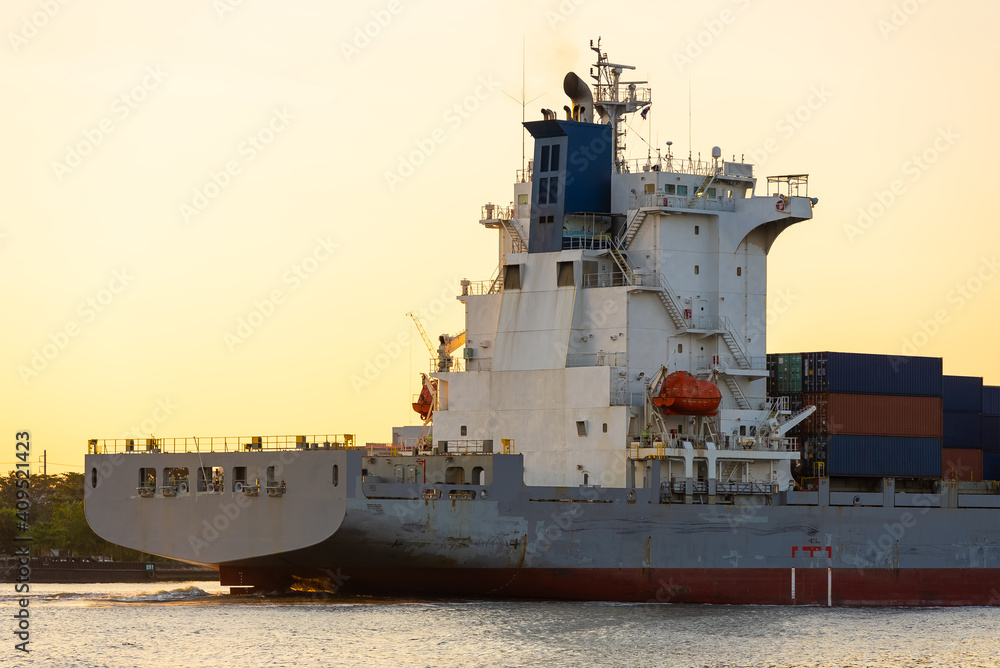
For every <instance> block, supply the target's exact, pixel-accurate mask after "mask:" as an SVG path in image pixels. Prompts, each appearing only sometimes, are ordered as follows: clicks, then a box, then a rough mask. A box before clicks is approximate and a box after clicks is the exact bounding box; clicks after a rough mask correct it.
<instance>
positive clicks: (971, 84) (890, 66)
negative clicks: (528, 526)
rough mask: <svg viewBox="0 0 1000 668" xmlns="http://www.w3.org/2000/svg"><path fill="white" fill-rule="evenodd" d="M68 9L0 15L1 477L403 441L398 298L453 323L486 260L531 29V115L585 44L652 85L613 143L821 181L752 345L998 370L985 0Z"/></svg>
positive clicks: (793, 233) (991, 51)
mask: <svg viewBox="0 0 1000 668" xmlns="http://www.w3.org/2000/svg"><path fill="white" fill-rule="evenodd" d="M64 2H65V4H60V3H59V2H58V1H57V0H8V1H7V2H5V3H4V8H3V10H2V11H0V27H2V28H3V33H4V35H5V39H4V44H3V47H2V48H0V54H2V55H0V82H2V87H3V90H4V99H5V104H4V105H3V108H2V109H0V114H2V124H0V127H2V128H3V130H4V140H3V147H4V159H3V160H2V162H0V192H2V197H0V207H2V208H0V213H2V215H0V281H2V285H3V288H4V289H3V290H2V293H0V294H2V299H0V308H2V316H3V322H4V324H5V326H4V328H3V333H2V339H0V341H2V345H0V374H2V376H0V377H2V378H3V382H2V385H0V387H2V394H0V400H2V405H3V410H2V411H0V423H2V429H0V469H2V470H7V469H9V468H11V467H12V466H13V463H14V448H15V432H17V431H21V430H29V431H30V432H31V433H32V447H33V451H32V459H33V460H37V457H36V455H37V456H40V455H41V451H42V450H43V449H45V450H47V451H48V461H49V473H53V472H61V471H66V470H72V471H81V470H82V464H83V455H84V454H85V451H86V441H87V439H89V438H115V437H123V436H126V435H131V436H132V437H137V436H148V435H149V433H153V434H155V435H156V436H195V435H198V436H222V435H272V434H324V433H331V434H332V433H344V432H348V433H356V434H357V435H358V439H359V441H360V442H362V443H363V442H365V441H387V440H389V439H390V435H391V433H390V432H391V427H392V426H393V425H400V424H412V423H415V418H416V415H415V413H413V411H412V410H411V409H410V406H409V402H410V397H411V394H412V393H414V392H416V391H418V389H419V388H418V382H419V372H420V371H424V370H426V368H427V365H428V358H429V353H428V352H427V350H426V349H425V348H424V345H423V343H422V342H421V341H420V339H419V337H418V335H417V333H416V331H415V330H414V328H413V327H412V325H411V323H410V320H409V319H408V318H407V316H406V315H405V314H406V313H407V311H414V312H416V313H418V314H420V315H421V318H422V320H423V322H424V325H425V326H426V328H427V330H428V333H429V334H430V335H431V336H432V337H433V338H436V336H437V335H438V334H440V333H445V332H449V333H454V332H457V331H458V330H460V329H461V328H462V326H463V325H462V321H463V309H462V305H461V304H460V303H459V302H458V301H457V300H455V298H454V295H455V294H456V293H457V291H458V281H459V280H461V279H462V278H469V279H472V280H484V279H488V278H490V277H491V275H492V274H493V272H494V270H495V269H496V263H497V249H496V232H494V231H490V230H484V229H482V228H481V226H480V225H479V224H478V220H479V217H480V216H479V212H480V206H481V205H482V204H484V203H486V202H489V201H492V202H496V203H501V204H506V203H508V202H509V201H510V200H511V199H512V197H513V194H512V193H513V191H512V183H513V180H514V176H515V171H516V170H517V169H519V168H520V167H521V148H522V146H521V142H522V132H521V128H520V121H521V114H522V109H521V104H520V99H521V90H522V41H523V44H524V45H525V60H526V78H525V79H524V81H523V87H524V91H525V95H526V97H527V99H528V100H531V103H530V104H529V105H528V106H527V112H526V114H527V118H528V120H534V119H538V118H540V117H541V116H540V113H539V109H540V108H542V107H548V108H552V109H557V110H559V109H562V106H563V104H565V103H566V101H565V99H564V96H563V94H562V91H561V84H562V78H563V76H564V75H565V73H566V72H567V71H569V70H574V71H576V72H577V73H578V74H580V75H581V76H583V77H585V78H586V76H587V73H588V68H589V66H590V65H591V64H592V63H593V53H592V52H591V51H590V50H589V48H588V44H589V41H590V40H591V39H594V40H596V39H597V38H598V37H601V38H602V42H601V44H602V48H603V50H605V51H607V53H608V55H609V57H610V59H611V60H612V61H613V62H619V63H626V64H632V65H635V66H636V71H635V73H634V75H635V78H641V79H648V80H649V82H650V85H651V87H652V95H653V104H652V109H651V111H650V113H649V117H648V119H647V120H646V121H645V122H643V121H642V120H641V119H640V118H638V116H636V117H634V118H632V119H630V121H629V122H630V125H631V127H632V129H633V131H630V133H629V136H628V138H627V141H628V146H629V157H633V158H644V157H645V156H646V154H647V145H646V141H651V142H652V144H653V146H654V148H655V147H661V148H664V147H665V145H666V142H667V141H668V140H670V141H673V142H674V144H673V148H674V152H675V154H679V155H681V156H682V157H686V156H687V153H688V151H689V150H691V151H693V153H694V154H695V157H697V154H698V153H700V154H701V156H702V157H704V158H707V157H708V156H710V155H711V151H712V147H713V146H716V145H718V146H720V147H721V148H722V152H723V156H724V157H725V158H726V159H731V158H732V157H733V156H735V157H736V159H737V160H739V159H740V156H743V157H744V158H745V159H746V161H748V162H755V163H756V164H757V168H756V175H757V177H758V178H759V183H758V192H763V190H764V188H765V184H764V177H765V176H767V175H772V174H790V173H808V174H809V194H810V195H811V196H814V197H818V198H819V204H818V206H817V207H816V209H815V211H814V216H815V218H814V220H813V221H811V222H809V223H806V224H802V225H798V226H795V227H793V228H792V229H791V230H790V231H788V232H786V233H785V234H783V235H782V237H781V238H780V240H779V241H778V242H777V243H776V244H775V245H774V247H773V248H772V250H771V255H770V264H769V300H770V302H769V303H770V306H771V312H770V314H769V318H768V321H769V325H770V328H769V332H768V350H770V351H775V352H777V351H801V350H842V351H856V352H874V353H892V354H899V353H904V354H920V355H929V356H936V357H943V358H944V370H945V373H950V374H965V375H982V376H984V377H985V380H986V382H987V383H989V384H1000V359H998V357H997V355H996V352H995V344H996V340H997V335H996V333H995V331H994V330H995V328H996V326H997V325H998V323H1000V317H998V315H997V306H998V296H1000V278H998V273H1000V258H998V253H997V249H998V246H1000V225H998V224H997V218H998V216H997V214H996V212H994V211H993V210H992V209H993V208H994V207H993V203H992V200H990V199H989V198H990V197H991V196H992V195H993V194H996V190H995V188H996V184H997V183H998V181H1000V178H998V177H1000V163H998V161H997V160H996V158H994V155H997V154H998V153H1000V151H994V149H998V148H1000V133H998V132H997V108H998V102H1000V94H998V78H997V73H998V67H1000V42H998V40H996V38H995V31H996V29H995V26H996V25H997V24H998V23H1000V5H998V4H997V3H994V2H986V1H985V0H980V1H976V0H953V1H952V2H947V3H945V2H935V1H933V0H925V1H924V2H918V1H917V0H906V1H900V0H893V1H890V0H876V1H872V0H867V1H864V2H862V1H860V0H849V1H845V2H838V3H802V2H791V1H787V2H786V1H782V0H718V1H715V2H693V1H691V2H614V3H611V2H595V1H586V0H576V1H574V0H562V1H561V2H559V1H556V0H552V1H550V2H549V1H541V0H539V1H535V2H504V3H486V2H480V1H476V0H473V1H469V0H466V1H465V2H451V1H444V2H442V1H436V2H430V1H429V0H423V1H421V2H417V1H413V2H407V1H406V0H392V1H390V2H385V1H381V0H380V1H377V2H368V1H361V2H354V3H349V4H348V3H331V2H320V1H318V0H287V1H285V2H281V3H277V2H265V1H264V0H214V1H213V0H177V1H175V2H172V3H158V4H149V3H134V2H126V1H125V0H88V2H72V1H70V2H66V1H65V0H64ZM689 88H690V91H691V109H692V114H691V119H692V122H691V127H690V132H691V137H692V140H693V141H692V143H691V144H690V145H689V141H688V135H689V124H688V104H689V96H688V91H689ZM512 98H513V99H512ZM528 150H529V152H530V150H531V145H530V143H529V144H528ZM4 443H5V444H4ZM34 470H40V469H39V467H38V466H35V467H34Z"/></svg>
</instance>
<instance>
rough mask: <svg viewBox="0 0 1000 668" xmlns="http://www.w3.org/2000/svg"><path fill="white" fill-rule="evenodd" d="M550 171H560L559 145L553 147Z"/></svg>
mask: <svg viewBox="0 0 1000 668" xmlns="http://www.w3.org/2000/svg"><path fill="white" fill-rule="evenodd" d="M549 169H551V170H552V171H553V172H557V171H559V144H553V145H552V162H551V163H550V164H549Z"/></svg>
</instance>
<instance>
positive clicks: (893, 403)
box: [802, 393, 944, 438]
mask: <svg viewBox="0 0 1000 668" xmlns="http://www.w3.org/2000/svg"><path fill="white" fill-rule="evenodd" d="M802 403H803V405H805V406H816V412H815V413H813V414H812V415H810V416H809V417H808V418H807V419H806V420H805V421H804V422H803V423H802V433H803V434H854V435H858V436H918V437H925V438H942V437H943V435H944V412H943V407H942V404H941V397H903V396H895V395H889V394H829V393H825V394H804V395H803V396H802Z"/></svg>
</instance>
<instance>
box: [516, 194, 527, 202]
mask: <svg viewBox="0 0 1000 668" xmlns="http://www.w3.org/2000/svg"><path fill="white" fill-rule="evenodd" d="M517 203H518V204H527V203H528V193H521V194H520V195H518V196H517Z"/></svg>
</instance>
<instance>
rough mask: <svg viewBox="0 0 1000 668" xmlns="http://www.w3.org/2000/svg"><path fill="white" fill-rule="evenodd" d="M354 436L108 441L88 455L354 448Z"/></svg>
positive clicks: (95, 443)
mask: <svg viewBox="0 0 1000 668" xmlns="http://www.w3.org/2000/svg"><path fill="white" fill-rule="evenodd" d="M354 447H357V446H355V444H354V434H323V435H319V436H315V435H314V436H300V435H295V436H202V437H199V436H184V437H179V438H104V439H91V440H89V441H88V442H87V454H90V455H103V454H113V453H126V454H158V453H165V452H169V453H188V452H258V451H268V450H329V449H334V450H337V449H350V448H354Z"/></svg>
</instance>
